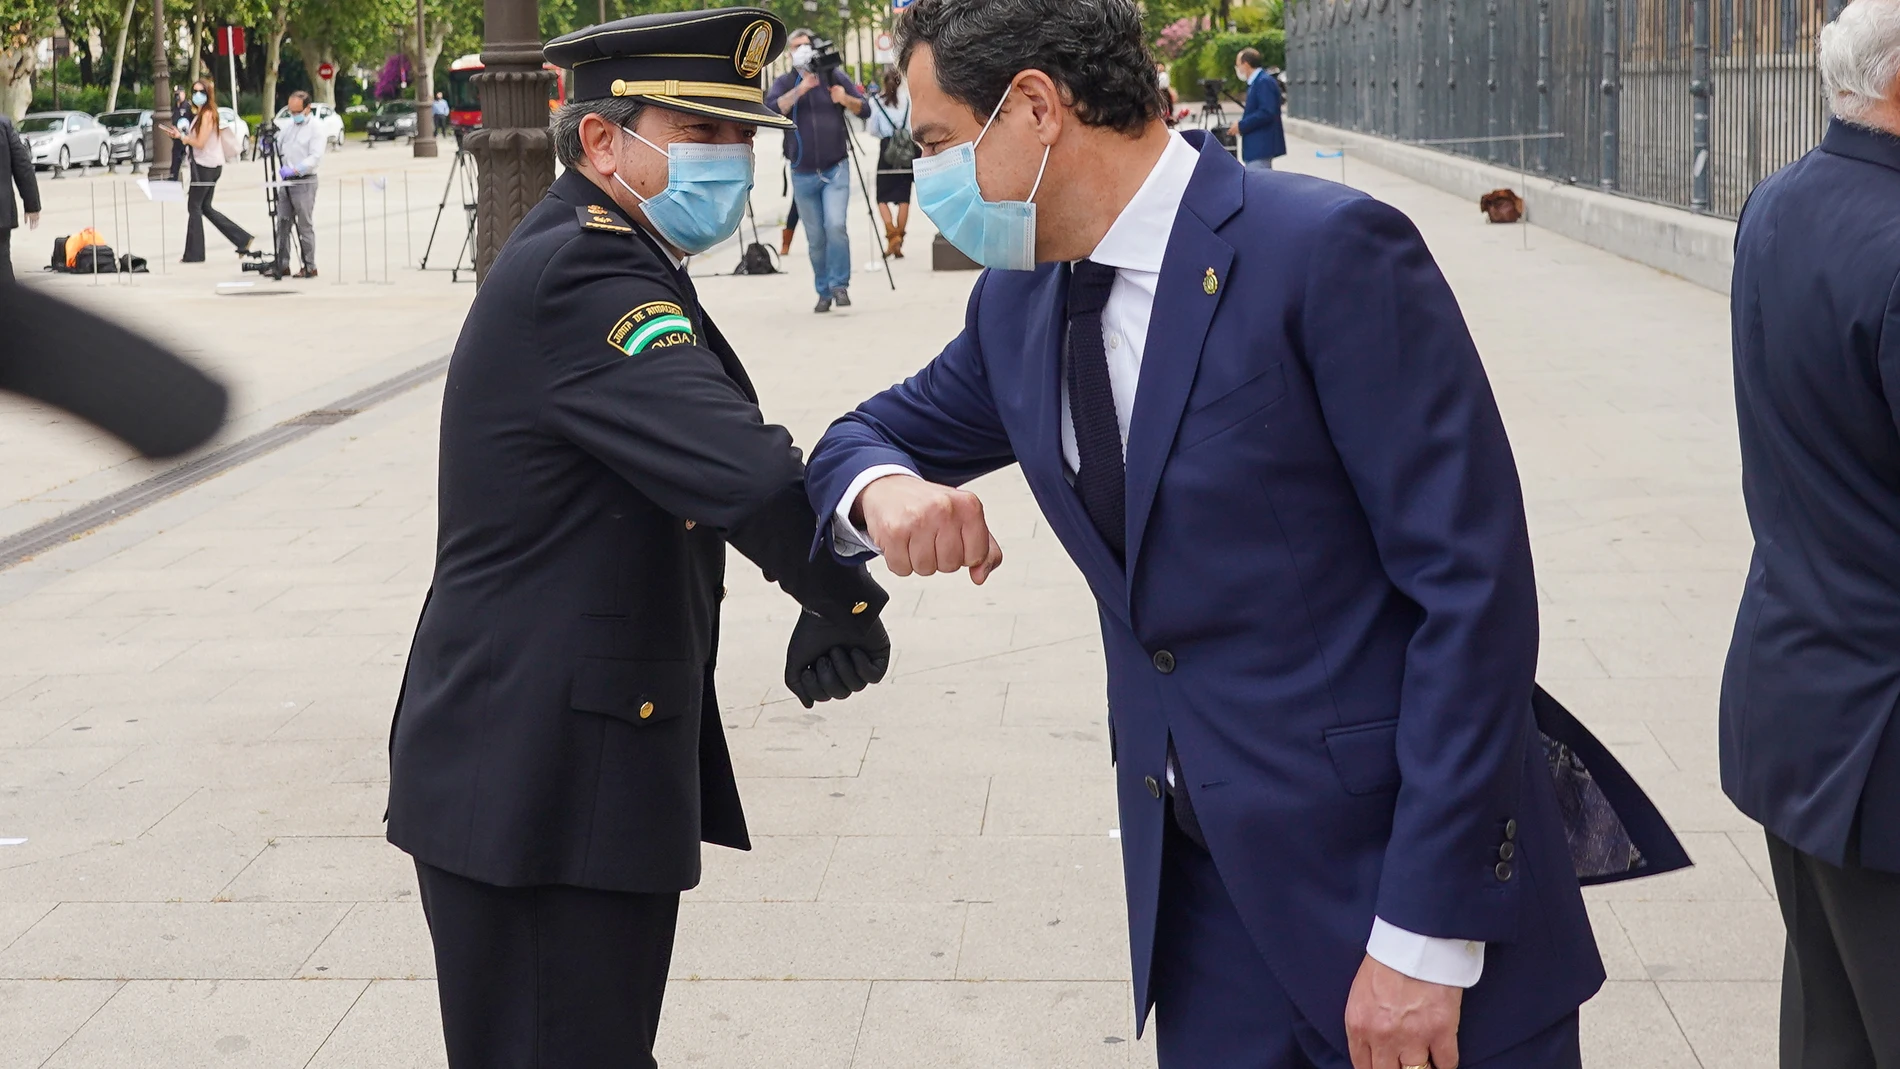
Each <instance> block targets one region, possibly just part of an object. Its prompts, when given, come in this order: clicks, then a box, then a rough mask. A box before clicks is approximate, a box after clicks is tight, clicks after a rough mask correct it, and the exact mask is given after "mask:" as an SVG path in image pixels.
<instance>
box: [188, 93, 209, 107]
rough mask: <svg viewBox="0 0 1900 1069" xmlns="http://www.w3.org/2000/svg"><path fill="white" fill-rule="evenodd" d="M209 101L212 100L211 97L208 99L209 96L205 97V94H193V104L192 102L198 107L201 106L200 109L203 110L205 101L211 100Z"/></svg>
mask: <svg viewBox="0 0 1900 1069" xmlns="http://www.w3.org/2000/svg"><path fill="white" fill-rule="evenodd" d="M209 99H211V98H210V97H207V96H205V95H204V94H203V93H193V94H191V102H192V103H193V104H196V105H198V106H199V107H201V108H202V107H204V106H205V101H207V100H209Z"/></svg>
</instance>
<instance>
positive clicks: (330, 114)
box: [271, 101, 343, 148]
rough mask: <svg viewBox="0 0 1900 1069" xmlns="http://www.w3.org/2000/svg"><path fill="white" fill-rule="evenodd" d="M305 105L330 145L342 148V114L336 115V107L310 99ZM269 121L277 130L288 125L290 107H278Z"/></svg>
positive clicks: (312, 120) (311, 119)
mask: <svg viewBox="0 0 1900 1069" xmlns="http://www.w3.org/2000/svg"><path fill="white" fill-rule="evenodd" d="M307 107H309V109H310V112H311V118H310V121H311V122H313V123H316V124H317V127H318V129H321V130H322V131H323V136H324V137H325V138H326V139H327V140H328V141H329V142H330V147H331V148H342V147H343V116H341V115H338V114H337V113H336V109H335V108H333V107H331V106H330V105H328V104H318V103H316V102H315V101H312V102H311V103H310V104H308V105H307ZM271 123H272V124H273V125H275V126H276V127H277V128H278V129H279V130H282V129H283V128H284V127H286V126H289V125H290V109H289V108H288V107H282V108H278V109H277V114H276V116H274V117H273V118H272V119H271Z"/></svg>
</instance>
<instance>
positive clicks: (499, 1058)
mask: <svg viewBox="0 0 1900 1069" xmlns="http://www.w3.org/2000/svg"><path fill="white" fill-rule="evenodd" d="M784 40H785V28H784V26H783V25H782V24H781V23H780V22H779V21H778V20H777V19H776V18H775V17H774V16H772V15H771V14H769V13H767V12H764V11H760V10H756V9H749V8H737V9H734V8H728V9H722V10H718V11H707V12H686V13H670V14H663V15H649V16H642V17H638V18H631V19H625V20H622V21H619V22H614V23H609V24H607V25H604V26H596V27H593V28H590V29H587V30H583V31H580V32H578V33H575V34H570V35H568V36H566V37H562V38H560V39H557V40H555V41H553V42H551V43H550V44H549V45H548V46H547V49H546V54H547V58H548V59H549V60H550V61H552V62H554V63H556V64H558V65H560V66H562V67H567V68H570V69H571V70H572V71H573V72H574V77H573V81H572V85H573V89H574V92H573V94H572V101H573V102H572V103H569V104H567V105H566V106H565V107H563V108H562V110H561V111H560V112H559V113H557V115H556V116H555V119H554V123H553V133H554V140H555V150H556V153H557V155H558V156H559V157H560V159H561V161H562V163H563V164H564V165H565V166H566V167H567V171H566V173H565V174H563V175H562V176H561V178H560V179H559V180H557V181H556V182H555V183H554V186H553V188H552V189H551V190H550V191H549V193H548V196H547V198H546V199H545V200H543V201H542V202H541V203H540V204H539V205H538V206H537V207H535V208H534V209H533V210H532V211H531V212H529V213H528V215H527V217H526V218H525V219H523V220H522V222H521V225H520V226H519V227H518V228H517V229H516V230H515V232H514V234H513V235H512V236H511V237H510V238H509V240H508V243H507V245H506V246H505V247H504V248H503V249H502V250H501V253H500V255H499V257H498V258H497V259H496V261H495V263H494V266H493V268H492V269H491V270H490V272H489V274H488V276H487V278H486V280H485V281H484V284H483V286H482V290H481V292H480V293H479V294H478V295H477V296H476V298H475V303H474V306H473V307H472V308H471V309H470V311H469V315H468V320H467V322H466V324H465V325H464V327H463V330H462V335H461V339H460V340H459V341H458V343H457V344H456V348H455V355H454V358H453V361H452V362H451V364H450V367H449V376H448V383H447V389H446V393H445V396H444V398H443V405H442V442H441V474H440V503H439V506H438V507H439V512H440V519H439V531H438V547H437V552H436V568H435V577H434V583H433V586H432V588H431V591H430V596H429V599H428V601H427V602H425V604H424V607H423V614H422V619H421V622H420V623H419V624H418V626H417V631H416V637H415V643H414V646H413V648H412V649H411V651H410V657H409V666H408V671H407V675H406V677H405V680H404V684H403V691H402V694H401V697H400V698H399V699H398V703H397V712H396V722H395V724H394V726H393V729H392V732H391V741H390V765H391V770H390V800H389V841H390V842H392V843H394V844H395V845H396V846H398V847H400V848H402V849H403V850H405V851H407V852H408V853H409V854H411V855H412V856H413V857H414V858H415V861H416V873H417V877H418V882H419V883H420V886H421V893H422V903H423V908H424V910H425V912H426V914H427V917H428V922H429V929H430V934H431V936H432V938H433V941H434V944H435V955H436V969H437V974H438V988H439V992H440V997H441V1003H442V1021H443V1030H444V1033H445V1035H446V1038H447V1045H448V1055H449V1062H450V1065H451V1066H453V1067H454V1069H472V1067H488V1066H494V1067H504V1066H506V1067H511V1069H513V1067H521V1069H526V1067H530V1066H533V1067H542V1066H545V1067H549V1069H554V1067H561V1069H588V1067H595V1066H652V1065H654V1064H655V1063H654V1060H653V1057H652V1053H651V1052H652V1047H653V1039H654V1033H655V1029H656V1027H657V1024H658V1020H659V1013H660V1002H661V997H662V995H663V993H664V989H665V983H666V973H667V967H668V964H669V962H670V959H671V954H672V947H673V931H674V922H675V920H676V918H677V915H678V909H679V893H680V892H681V891H682V890H685V889H687V888H690V887H692V886H694V885H695V884H696V883H698V881H699V874H700V858H699V853H700V845H699V844H700V842H701V841H702V840H703V841H705V842H710V843H716V844H719V845H722V846H730V847H735V848H738V849H746V848H747V847H748V846H749V841H748V839H747V834H746V824H745V817H744V814H743V813H742V812H741V810H740V805H739V796H738V790H737V786H736V784H735V782H734V778H733V771H732V763H731V760H730V758H729V757H728V754H727V750H726V743H725V738H724V734H723V731H722V725H721V723H720V719H719V703H718V701H717V699H716V698H715V697H714V695H713V660H714V654H715V651H716V648H717V645H718V631H719V601H720V598H721V590H722V588H721V582H722V580H723V579H724V574H725V562H726V546H727V545H728V544H731V545H732V546H733V547H735V548H736V549H738V550H739V551H740V552H741V553H742V554H744V555H745V556H746V557H748V558H750V559H751V560H752V561H753V562H754V563H755V564H757V565H758V566H759V567H760V568H761V569H762V570H763V571H764V572H765V574H766V576H767V577H768V578H770V579H772V580H775V581H776V582H778V584H779V585H780V586H781V587H782V588H783V589H784V590H785V591H786V592H787V593H789V594H791V595H792V596H793V597H794V598H796V599H797V600H798V601H799V602H800V603H801V604H802V605H803V606H804V612H803V613H801V615H800V622H799V623H798V624H797V625H796V627H795V629H794V633H793V637H792V643H791V649H790V650H789V652H788V655H787V667H786V680H787V683H788V685H789V686H791V688H792V689H793V691H794V693H795V694H797V695H798V696H799V697H800V699H801V700H804V701H805V702H806V703H807V704H809V703H810V702H811V701H814V700H823V699H826V698H843V697H846V696H848V695H849V694H850V693H851V692H852V691H854V690H857V689H860V688H862V687H863V686H865V685H866V684H867V683H869V682H874V681H876V680H877V679H878V678H880V677H881V676H882V674H883V672H884V669H885V667H886V666H888V664H889V657H890V641H889V639H888V638H887V637H886V635H885V633H884V629H883V627H882V625H881V624H880V623H879V622H878V613H879V610H881V609H882V608H883V606H884V604H885V601H886V597H885V594H884V592H883V591H882V590H881V589H879V588H878V586H877V584H876V583H874V582H873V581H872V580H871V579H870V577H869V576H868V575H867V574H866V573H865V571H864V570H863V569H862V568H861V567H847V566H843V565H840V564H837V563H835V562H833V561H832V560H831V559H830V558H831V555H830V554H823V555H821V556H820V559H818V560H816V561H814V560H812V558H811V548H812V546H813V543H814V538H813V533H814V530H815V528H816V526H817V524H816V521H815V519H814V517H813V515H812V512H811V508H810V505H809V504H808V503H807V500H806V494H805V490H804V468H803V464H802V461H801V458H800V454H799V452H798V451H797V450H796V449H794V448H793V446H792V439H791V436H790V435H789V434H788V433H787V432H786V431H785V430H784V429H783V428H781V427H777V426H773V425H771V424H768V423H766V422H765V421H764V419H763V418H762V417H761V415H760V413H759V408H758V398H757V395H756V394H755V393H754V392H753V388H752V385H751V383H750V382H749V381H748V380H747V378H746V373H745V369H744V368H743V367H742V366H741V365H740V363H739V360H738V357H737V356H736V355H734V353H733V351H732V348H731V346H729V345H728V344H727V343H726V341H725V339H724V338H723V337H721V335H720V333H719V329H718V328H717V327H716V326H714V325H713V322H712V320H711V319H710V318H709V317H708V316H707V315H706V313H705V311H704V310H703V309H702V308H701V307H700V305H699V301H698V299H697V297H696V295H695V293H694V291H693V285H692V282H691V280H690V279H689V278H688V276H687V274H686V271H685V269H684V260H685V257H686V256H688V255H690V254H693V253H696V252H700V251H703V250H705V249H707V248H710V247H711V246H712V245H714V244H717V243H718V242H719V241H722V240H724V239H725V238H726V237H728V236H730V235H731V234H732V233H733V232H734V231H735V230H736V228H737V226H738V222H739V216H740V214H741V213H742V212H743V210H744V207H745V197H746V193H747V192H748V191H749V189H750V187H751V181H752V151H751V143H752V138H753V134H754V132H755V130H756V128H757V127H758V126H759V125H761V124H764V125H771V126H783V125H787V121H786V120H784V119H783V118H782V117H780V116H779V115H777V114H775V113H773V112H772V111H770V110H769V109H767V108H766V107H765V105H764V93H763V90H762V88H761V85H760V72H761V71H762V70H763V69H764V67H765V65H766V64H767V63H769V62H770V61H771V60H772V59H773V58H774V57H776V56H777V55H778V53H779V52H780V51H781V50H782V48H783V47H784Z"/></svg>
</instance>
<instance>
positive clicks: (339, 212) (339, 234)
mask: <svg viewBox="0 0 1900 1069" xmlns="http://www.w3.org/2000/svg"><path fill="white" fill-rule="evenodd" d="M343 185H344V181H343V179H341V178H338V179H337V180H336V275H335V277H333V278H332V279H331V280H330V285H332V286H343V285H348V283H346V282H344V281H343Z"/></svg>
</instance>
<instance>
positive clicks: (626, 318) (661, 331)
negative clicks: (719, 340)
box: [607, 301, 697, 356]
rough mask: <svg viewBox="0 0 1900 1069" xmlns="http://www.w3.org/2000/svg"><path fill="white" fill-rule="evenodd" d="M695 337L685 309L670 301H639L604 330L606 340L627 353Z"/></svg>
mask: <svg viewBox="0 0 1900 1069" xmlns="http://www.w3.org/2000/svg"><path fill="white" fill-rule="evenodd" d="M696 340H697V339H695V338H694V337H693V321H692V320H691V319H688V318H687V317H686V311H685V309H682V308H681V307H680V306H679V305H677V304H674V303H673V302H671V301H652V302H650V303H648V304H643V305H641V306H640V307H638V308H635V309H634V310H633V311H631V312H628V313H627V314H626V315H623V316H621V317H620V322H618V323H615V324H614V329H612V330H610V331H608V332H607V344H608V345H611V346H613V347H614V348H616V349H618V350H620V351H621V352H623V353H626V354H627V355H628V356H633V355H634V354H636V353H643V352H646V351H647V350H648V349H662V348H665V347H667V346H670V345H691V344H693V343H694V341H696Z"/></svg>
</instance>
